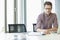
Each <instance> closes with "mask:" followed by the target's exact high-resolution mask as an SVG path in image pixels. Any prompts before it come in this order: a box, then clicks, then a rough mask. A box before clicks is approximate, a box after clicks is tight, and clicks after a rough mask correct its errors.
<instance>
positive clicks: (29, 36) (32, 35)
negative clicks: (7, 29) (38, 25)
mask: <svg viewBox="0 0 60 40" xmlns="http://www.w3.org/2000/svg"><path fill="white" fill-rule="evenodd" d="M14 35H15V36H16V35H17V39H18V40H22V39H25V40H60V34H57V33H52V34H47V35H40V33H38V32H29V33H25V34H24V33H0V38H1V40H15V38H16V37H14Z"/></svg>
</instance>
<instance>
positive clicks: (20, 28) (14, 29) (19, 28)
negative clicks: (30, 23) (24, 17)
mask: <svg viewBox="0 0 60 40" xmlns="http://www.w3.org/2000/svg"><path fill="white" fill-rule="evenodd" d="M8 26H9V33H21V32H27V31H26V26H25V25H24V24H9V25H8Z"/></svg>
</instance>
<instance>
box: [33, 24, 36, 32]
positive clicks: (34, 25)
mask: <svg viewBox="0 0 60 40" xmlns="http://www.w3.org/2000/svg"><path fill="white" fill-rule="evenodd" d="M35 27H36V24H33V32H36V30H35Z"/></svg>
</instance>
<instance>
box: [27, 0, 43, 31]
mask: <svg viewBox="0 0 60 40" xmlns="http://www.w3.org/2000/svg"><path fill="white" fill-rule="evenodd" d="M43 2H44V1H43V0H26V21H27V30H28V31H33V23H36V21H37V17H38V15H39V14H40V13H41V12H43V11H42V10H43Z"/></svg>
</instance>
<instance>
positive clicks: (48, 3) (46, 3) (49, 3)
mask: <svg viewBox="0 0 60 40" xmlns="http://www.w3.org/2000/svg"><path fill="white" fill-rule="evenodd" d="M45 5H51V8H52V3H51V2H49V1H46V2H45V3H44V6H45Z"/></svg>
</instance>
